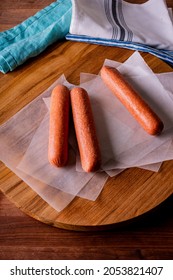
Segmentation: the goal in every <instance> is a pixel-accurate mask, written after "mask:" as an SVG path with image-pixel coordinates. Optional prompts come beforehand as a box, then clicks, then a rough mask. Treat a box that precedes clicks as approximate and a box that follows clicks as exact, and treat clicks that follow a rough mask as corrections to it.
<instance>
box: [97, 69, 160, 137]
mask: <svg viewBox="0 0 173 280" xmlns="http://www.w3.org/2000/svg"><path fill="white" fill-rule="evenodd" d="M101 78H102V79H103V81H104V83H105V84H106V85H107V86H108V87H109V89H110V90H111V91H112V92H113V93H114V95H115V96H116V97H117V98H118V99H119V100H120V101H121V102H122V104H123V105H124V106H125V107H126V108H127V110H128V111H129V112H130V113H131V114H132V115H133V117H134V118H135V119H136V120H137V121H138V122H139V124H140V125H141V126H142V127H143V128H144V129H145V131H147V132H148V133H149V134H151V135H156V134H159V133H161V131H162V130H163V127H164V125H163V122H162V121H161V120H160V118H159V117H158V116H157V115H156V114H155V113H154V112H153V111H152V109H151V108H150V107H149V106H148V104H147V103H146V102H145V101H144V100H143V99H142V98H141V97H140V96H139V95H138V93H137V92H136V91H135V90H134V89H133V88H132V87H131V86H130V85H129V84H128V83H127V82H126V81H125V80H124V78H123V77H122V75H121V74H120V73H119V71H118V70H117V69H115V68H113V67H108V66H103V67H102V69H101Z"/></svg>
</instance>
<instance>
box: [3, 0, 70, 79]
mask: <svg viewBox="0 0 173 280" xmlns="http://www.w3.org/2000/svg"><path fill="white" fill-rule="evenodd" d="M71 14H72V3H71V0H58V1H56V2H53V3H52V4H50V5H49V6H47V7H45V8H44V9H42V10H40V11H39V12H37V13H36V14H35V15H34V16H31V17H29V18H28V19H26V20H25V21H23V22H22V23H21V24H19V25H17V26H15V27H13V28H11V29H9V30H6V31H4V32H0V71H1V72H2V73H4V74H5V73H7V72H9V71H13V70H14V69H15V68H16V67H17V66H19V65H21V64H23V63H24V62H25V61H26V60H28V59H29V58H30V57H34V56H37V55H38V54H40V53H41V52H42V51H43V50H45V49H46V48H47V47H48V46H49V45H51V44H52V43H54V42H56V41H58V40H62V39H63V38H65V36H66V34H67V33H68V32H69V28H70V22H71Z"/></svg>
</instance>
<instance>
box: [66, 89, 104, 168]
mask: <svg viewBox="0 0 173 280" xmlns="http://www.w3.org/2000/svg"><path fill="white" fill-rule="evenodd" d="M70 97H71V107H72V114H73V121H74V127H75V132H76V138H77V143H78V147H79V153H80V158H81V164H82V168H83V170H84V171H86V172H92V171H96V170H97V169H98V168H99V167H100V164H101V155H100V149H99V143H98V139H97V135H96V128H95V123H94V119H93V113H92V108H91V104H90V99H89V96H88V93H87V92H86V91H85V90H84V89H83V88H80V87H76V88H73V89H72V90H71V92H70Z"/></svg>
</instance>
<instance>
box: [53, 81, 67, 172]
mask: <svg viewBox="0 0 173 280" xmlns="http://www.w3.org/2000/svg"><path fill="white" fill-rule="evenodd" d="M69 106H70V91H69V89H68V88H67V87H65V86H64V85H57V86H56V87H55V88H54V89H53V91H52V94H51V104H50V121H49V145H48V159H49V162H50V163H51V164H52V165H54V166H57V167H63V166H65V165H66V163H67V160H68V133H69V109H70V107H69Z"/></svg>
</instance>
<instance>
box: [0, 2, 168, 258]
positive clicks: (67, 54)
mask: <svg viewBox="0 0 173 280" xmlns="http://www.w3.org/2000/svg"><path fill="white" fill-rule="evenodd" d="M51 2H52V1H29V0H28V1H11V0H6V1H3V2H2V1H1V3H0V31H3V30H5V29H8V28H10V27H12V26H14V25H16V24H18V23H20V22H21V21H22V20H24V19H25V18H27V17H29V16H30V15H33V14H34V13H35V12H36V11H38V10H39V9H41V8H43V7H45V6H46V5H48V4H50V3H51ZM128 2H135V3H142V2H144V1H128ZM167 2H168V5H169V6H170V7H173V3H172V1H167ZM132 53H133V52H132V51H129V50H125V49H120V48H111V47H103V46H96V45H87V44H84V43H73V42H60V43H55V44H54V45H52V46H51V47H49V48H48V49H47V50H46V51H45V52H44V53H42V54H41V55H39V56H38V57H36V58H33V59H30V60H29V61H28V62H26V63H25V64H24V65H22V66H20V67H18V68H17V69H16V70H15V71H13V72H12V73H8V74H6V75H3V74H0V104H1V115H0V123H1V124H2V123H4V122H5V121H6V120H8V119H9V118H10V117H11V116H13V115H14V114H15V113H16V112H17V111H19V110H20V109H21V108H23V107H24V106H25V105H26V104H28V103H29V102H30V101H31V100H33V99H34V98H35V97H36V96H38V95H39V94H40V93H42V92H43V91H44V90H45V89H46V88H47V87H48V86H49V85H50V84H52V83H53V81H55V80H56V79H57V77H59V76H60V75H61V74H62V73H64V74H65V75H66V77H67V79H68V80H69V82H72V83H78V82H79V74H80V72H90V73H96V74H97V73H98V71H99V69H100V67H101V65H102V63H103V61H104V59H105V58H109V59H115V60H118V61H121V62H123V61H125V60H126V59H127V58H128V57H129V56H130V55H131V54H132ZM142 56H143V57H144V58H145V60H146V61H147V62H148V64H149V65H150V67H151V68H152V69H153V70H154V71H155V72H165V71H172V69H171V67H169V66H168V65H167V64H165V63H163V62H162V61H160V60H158V59H157V58H155V57H153V56H151V55H149V54H142ZM172 168H173V162H172V161H169V162H165V163H164V164H163V167H162V169H161V171H160V172H159V173H158V174H156V173H153V172H150V171H144V170H140V169H137V168H133V169H129V170H126V171H125V172H123V174H121V175H119V176H118V177H117V178H116V179H110V180H109V182H108V184H107V185H106V187H105V188H104V190H103V192H102V194H101V196H100V197H99V198H98V200H97V202H96V203H91V202H87V203H85V206H84V208H82V209H81V199H79V198H76V199H75V202H73V203H72V204H71V205H70V206H69V207H67V209H65V210H64V211H63V212H62V213H57V212H56V211H55V210H53V209H52V208H51V207H49V206H48V205H47V204H46V203H45V202H43V201H42V200H41V199H40V198H39V197H38V196H37V195H36V194H35V193H34V192H33V191H31V190H30V188H29V187H28V186H27V185H26V184H24V183H23V182H22V181H21V180H20V179H19V178H18V177H17V176H16V175H15V174H13V173H12V172H11V171H10V170H9V169H7V168H6V167H5V166H4V165H3V164H2V163H1V164H0V180H1V181H0V182H1V190H2V191H3V193H5V195H6V196H4V195H3V194H1V195H0V245H1V247H0V258H1V259H45V258H47V259H107V258H109V259H171V258H172V257H173V223H172V221H173V216H172V213H171V212H172V211H171V210H173V208H172V202H173V201H172V196H170V195H171V193H172V190H173V186H172V182H173V175H172ZM129 178H130V179H129ZM129 181H130V182H129ZM127 183H128V184H129V183H130V186H131V190H133V191H132V193H133V195H131V192H130V191H128V184H127ZM114 186H121V187H123V188H124V187H126V191H127V192H126V194H124V189H122V192H121V195H120V194H119V198H118V199H117V195H118V193H116V187H115V189H114V192H113V188H112V187H114ZM21 188H22V189H23V192H24V195H23V196H22V197H21V198H20V199H18V200H17V201H16V199H14V198H15V193H16V191H17V190H19V189H21ZM144 188H145V189H146V190H147V192H146V193H145V197H144V198H145V202H146V201H147V203H145V205H144V204H143V200H141V198H143V194H144V193H141V190H142V189H144ZM158 189H160V190H161V191H160V192H159V194H157V190H158ZM26 194H27V196H26ZM123 195H127V196H128V197H129V201H127V202H126V204H125V205H123V208H124V207H125V209H126V215H127V219H130V217H137V216H138V215H140V214H142V213H145V212H146V208H147V211H148V210H150V209H153V208H154V207H155V206H157V205H159V204H160V203H161V202H162V201H164V200H165V202H164V204H163V205H161V206H160V207H159V208H157V207H156V208H155V209H154V210H155V212H154V213H153V212H149V213H147V215H146V216H143V217H142V219H140V220H136V221H133V222H132V223H130V224H129V225H128V224H126V225H121V228H118V229H112V230H109V231H107V232H104V231H103V232H72V231H65V230H63V229H58V228H54V227H52V226H48V225H45V224H43V223H40V222H38V221H36V220H35V219H33V218H31V217H29V216H26V215H25V214H23V213H22V212H21V210H23V211H24V213H26V214H29V215H30V216H34V217H35V218H36V219H40V220H41V221H43V222H45V223H48V224H50V225H55V226H58V227H65V228H68V229H75V230H79V229H80V230H86V226H87V229H93V228H94V229H97V230H99V229H103V228H102V226H105V225H106V224H108V225H109V227H110V226H112V224H114V222H115V208H114V205H115V203H117V201H118V207H117V209H118V210H117V213H116V219H118V220H116V222H121V221H122V203H123ZM153 196H154V199H152V201H151V197H153ZM6 197H8V199H9V200H11V201H12V202H13V203H15V204H16V206H17V207H18V208H20V210H19V209H18V208H16V206H14V204H13V203H11V202H10V201H9V200H8V199H7V198H6ZM111 198H112V199H111ZM105 199H107V201H106V200H105ZM134 199H135V200H134ZM136 199H137V201H138V203H140V207H137V208H136V207H134V205H135V204H136ZM38 205H42V209H41V210H39V207H37V206H38ZM74 205H75V207H74ZM96 206H97V209H98V208H99V212H97V213H98V216H97V215H96V216H95V215H93V217H92V223H91V220H90V219H89V218H88V213H87V215H86V210H87V211H90V213H89V214H90V217H91V216H92V213H93V211H94V210H95V208H96ZM43 209H44V210H43ZM78 210H80V211H78ZM105 210H106V211H108V212H107V215H106V216H104V215H103V213H105ZM34 211H35V212H34ZM79 212H80V215H79V214H78V215H76V213H79ZM74 213H75V215H76V216H75V221H74ZM50 217H51V218H50ZM125 220H126V218H125ZM76 224H77V227H76ZM106 228H107V227H106ZM104 229H105V227H104ZM7 249H8V250H7Z"/></svg>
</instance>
